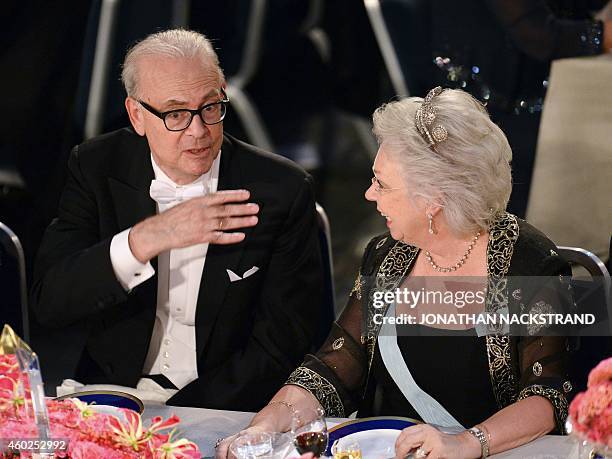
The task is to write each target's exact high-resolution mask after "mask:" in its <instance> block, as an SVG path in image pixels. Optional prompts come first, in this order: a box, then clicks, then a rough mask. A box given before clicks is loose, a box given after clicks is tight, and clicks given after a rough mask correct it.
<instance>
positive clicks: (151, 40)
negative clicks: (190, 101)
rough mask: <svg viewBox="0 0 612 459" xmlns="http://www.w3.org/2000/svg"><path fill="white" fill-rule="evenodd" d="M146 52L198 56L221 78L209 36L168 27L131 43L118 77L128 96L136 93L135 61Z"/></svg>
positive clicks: (220, 79) (171, 56)
mask: <svg viewBox="0 0 612 459" xmlns="http://www.w3.org/2000/svg"><path fill="white" fill-rule="evenodd" d="M147 56H159V57H170V58H177V59H179V58H185V59H191V58H199V59H201V60H202V62H203V63H204V64H205V65H212V66H213V67H214V69H215V70H216V71H217V73H218V75H219V81H220V82H222V81H224V76H223V70H221V67H219V58H218V56H217V53H216V52H215V50H214V48H213V46H212V44H211V43H210V40H208V39H207V38H206V37H205V36H204V35H202V34H201V33H198V32H194V31H192V30H184V29H171V30H165V31H163V32H157V33H154V34H151V35H149V36H148V37H147V38H145V39H144V40H142V41H140V42H138V43H136V44H135V45H134V46H132V47H131V48H130V49H129V50H128V52H127V54H126V55H125V60H124V61H123V70H122V72H121V81H123V86H124V87H125V90H126V92H127V94H128V96H130V97H135V98H137V97H138V81H139V78H138V77H139V75H138V62H139V60H140V59H141V58H143V57H147Z"/></svg>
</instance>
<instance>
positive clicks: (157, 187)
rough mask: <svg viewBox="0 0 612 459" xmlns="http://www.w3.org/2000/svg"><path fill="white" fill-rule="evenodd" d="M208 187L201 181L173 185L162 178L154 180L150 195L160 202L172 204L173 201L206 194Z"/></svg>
mask: <svg viewBox="0 0 612 459" xmlns="http://www.w3.org/2000/svg"><path fill="white" fill-rule="evenodd" d="M207 192H208V187H206V186H205V185H204V183H203V182H201V181H199V182H196V183H192V184H190V185H185V186H181V187H176V186H173V185H171V184H169V183H167V182H162V181H161V180H155V179H154V180H152V181H151V187H150V188H149V195H150V196H151V198H152V199H153V200H154V201H155V202H157V203H158V204H170V203H173V202H180V201H186V200H188V199H192V198H197V197H199V196H204V195H205V194H206V193H207Z"/></svg>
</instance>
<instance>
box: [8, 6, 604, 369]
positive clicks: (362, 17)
mask: <svg viewBox="0 0 612 459" xmlns="http://www.w3.org/2000/svg"><path fill="white" fill-rule="evenodd" d="M606 4H607V1H603V0H599V1H597V0H590V1H589V0H549V1H544V0H505V1H503V0H497V1H494V0H467V1H461V2H458V1H456V0H225V1H212V0H62V1H56V2H50V1H34V0H29V1H23V0H21V1H16V0H4V1H3V2H2V7H1V10H2V11H1V13H0V14H2V19H3V21H2V24H3V27H2V28H1V29H0V37H1V40H2V41H1V43H2V47H1V48H0V68H1V69H2V73H1V74H0V81H1V82H2V86H3V89H4V92H3V101H4V103H5V104H7V103H8V106H6V105H5V106H4V110H3V115H4V122H3V123H0V129H2V131H1V135H0V221H1V222H2V223H5V224H6V225H8V226H9V227H10V228H12V230H13V231H14V232H15V233H16V234H17V236H18V237H19V238H20V240H21V242H22V244H23V247H24V250H25V258H26V267H27V269H26V275H27V277H28V278H29V277H30V276H31V273H32V263H33V259H34V257H35V254H36V250H37V248H38V244H39V243H40V239H41V237H42V233H43V231H44V229H45V227H46V226H47V225H48V223H49V222H50V220H51V219H52V218H53V217H54V215H55V211H56V208H57V203H58V200H59V195H60V192H61V189H62V186H63V183H64V179H65V168H66V163H67V159H68V155H69V152H70V149H71V148H72V147H73V146H74V145H76V144H78V143H80V142H82V141H83V140H84V139H86V138H90V137H93V136H96V135H98V134H101V133H104V132H108V131H111V130H114V129H118V128H121V127H124V126H127V125H129V121H128V118H127V115H126V113H125V109H124V105H123V103H124V98H125V92H124V90H123V87H122V85H121V81H120V71H121V67H120V66H121V62H122V60H123V57H124V55H125V52H126V50H127V48H128V47H129V46H130V45H131V44H133V43H134V42H135V41H137V40H139V39H142V38H144V37H145V36H146V35H148V34H149V33H152V32H155V31H159V30H163V29H167V28H172V27H185V28H190V29H194V30H197V31H199V32H202V33H204V34H205V35H206V36H207V37H208V38H210V39H211V40H212V41H213V43H214V46H215V48H216V50H217V53H218V54H219V57H220V60H221V67H222V68H223V69H224V71H225V75H226V79H227V82H228V95H229V97H230V100H231V104H230V107H231V108H230V113H229V115H228V116H227V118H226V120H225V121H224V124H225V129H226V131H227V132H229V133H231V134H233V135H235V136H237V137H239V138H242V139H244V140H246V141H248V142H250V143H252V144H255V145H258V146H260V147H263V148H266V149H268V150H270V151H273V152H275V153H278V154H281V155H284V156H286V157H289V158H291V159H293V160H294V161H296V162H298V163H299V164H301V165H302V166H303V167H304V168H305V169H307V170H308V171H309V172H310V173H311V174H312V175H313V177H314V178H315V182H316V193H317V201H318V202H319V203H320V204H321V205H322V206H323V208H324V209H325V210H326V212H327V214H328V216H329V220H330V224H331V243H332V253H333V278H334V282H335V297H336V308H337V309H340V308H341V307H342V306H343V305H344V302H345V301H346V298H347V294H348V292H349V291H350V289H351V287H352V284H353V281H354V278H355V275H356V273H357V269H358V266H359V261H360V257H361V253H362V251H363V249H364V247H365V245H366V243H367V241H368V240H369V239H370V237H372V236H373V235H375V234H377V233H380V232H382V231H384V230H385V225H384V222H383V219H382V218H381V217H380V215H379V214H378V213H377V212H375V207H374V205H373V204H371V203H368V202H366V201H365V199H364V197H363V193H364V191H365V190H366V188H367V187H368V186H369V184H370V178H371V176H372V173H371V164H372V160H373V158H374V155H375V153H376V149H377V145H376V141H375V139H374V137H373V136H372V133H371V125H370V117H371V114H372V112H373V111H374V109H375V108H376V107H378V106H379V105H381V104H382V103H384V102H387V101H390V100H392V99H394V98H395V97H398V96H407V95H410V96H420V97H422V96H424V95H425V94H426V92H427V91H428V90H429V89H431V88H432V87H434V86H436V85H438V84H440V85H442V86H445V87H454V88H463V89H465V90H467V91H469V92H471V93H472V94H473V95H474V96H475V97H477V98H478V99H480V100H481V101H482V102H483V103H485V104H487V107H488V110H489V112H490V113H491V116H492V117H493V119H494V120H495V121H496V122H497V123H498V124H499V125H500V126H501V127H502V129H504V131H505V132H506V134H507V136H508V138H509V140H510V143H511V146H512V147H513V151H514V159H513V170H514V182H515V185H514V189H513V195H512V198H511V203H510V211H512V212H513V213H515V214H517V215H518V216H520V217H525V216H526V215H527V216H528V219H529V220H530V221H531V222H532V223H534V224H535V225H536V226H538V227H539V228H540V229H542V230H543V231H544V232H545V233H547V234H549V235H550V236H551V238H552V239H553V240H555V241H556V242H558V243H560V244H563V245H578V246H581V247H584V248H587V249H589V250H591V251H593V252H595V253H596V254H597V255H599V256H600V258H602V259H603V260H608V259H609V251H610V230H611V229H612V207H611V205H610V202H611V201H612V200H611V199H610V196H611V193H610V191H611V186H610V178H612V175H611V174H612V169H611V162H610V158H611V157H612V151H611V148H612V147H611V145H612V138H611V134H610V131H612V130H611V129H610V127H611V126H612V100H610V99H611V96H609V93H610V81H612V60H611V59H610V54H609V53H607V49H606V47H605V41H604V38H605V37H604V28H605V24H607V23H606V20H607V18H608V17H609V16H608V15H607V13H606V11H605V10H604V11H603V12H601V10H602V9H604V8H606ZM608 9H609V7H608ZM597 14H599V15H598V16H596V15H597ZM558 59H563V60H562V61H558ZM553 62H554V64H553ZM558 63H563V64H562V65H561V64H559V65H558ZM551 64H552V71H551ZM555 73H556V74H557V75H558V76H557V77H556V78H555V77H554V76H553V77H552V78H551V74H553V75H554V74H555ZM557 81H558V82H559V83H558V85H557V86H555V85H556V84H557V83H556V82H557ZM553 92H556V93H557V94H559V96H558V97H557V98H556V100H555V101H554V104H555V105H554V109H551V110H550V112H551V115H549V118H550V120H548V121H547V123H548V125H547V126H548V127H547V128H546V131H545V130H544V122H545V121H546V120H545V118H546V117H547V113H546V112H547V111H546V107H547V104H549V103H550V104H552V103H553V101H549V100H548V99H547V93H548V94H552V93H553ZM569 96H571V98H569ZM568 98H569V100H568ZM577 101H578V102H577ZM543 110H544V113H543ZM593 111H595V113H593ZM553 114H554V115H555V116H553ZM563 114H566V116H562V115H563ZM580 123H584V126H586V127H584V128H582V129H580V128H579V126H580ZM541 125H542V128H540V126H541ZM572 129H573V130H572ZM539 132H540V133H541V134H542V135H544V134H543V133H544V132H546V133H547V135H546V139H549V140H550V141H549V143H546V144H543V143H542V139H540V142H539V143H538V133H539ZM560 132H561V133H563V135H565V136H567V137H569V139H570V140H571V142H570V141H567V142H562V145H561V147H559V145H558V142H557V144H555V143H554V140H555V139H559V138H560V137H559V133H560ZM583 139H584V141H583ZM563 148H566V149H567V152H566V153H563V151H562V150H563ZM536 152H538V155H537V158H538V159H537V160H536ZM540 156H541V157H542V160H541V163H542V165H541V166H540V169H541V170H539V171H538V170H537V169H538V161H540ZM572 161H575V162H572ZM551 164H552V165H551ZM558 164H562V165H563V167H564V168H565V169H561V170H560V169H559V167H558ZM534 168H535V169H536V170H535V171H534ZM551 171H554V172H553V173H551ZM564 171H565V172H564ZM567 171H569V172H567ZM578 171H579V177H580V179H581V180H582V182H578V183H576V182H573V184H572V187H568V181H567V177H566V176H565V175H564V174H565V173H570V172H573V173H577V172H578ZM532 177H538V180H535V179H534V180H532ZM536 182H537V186H536V185H535V184H536ZM531 183H534V186H533V187H532V186H530V184H531ZM568 188H569V191H570V193H571V199H572V200H574V201H572V202H571V203H570V202H568V199H569V198H567V197H565V196H564V195H563V193H564V192H568ZM534 189H535V190H536V191H534ZM530 192H531V196H530ZM534 192H535V193H536V195H534ZM574 202H578V203H580V204H578V205H576V204H574ZM555 203H557V204H555ZM529 206H532V209H536V210H530V208H529ZM578 207H579V208H580V209H579V210H580V211H581V212H582V214H579V215H578V216H577V218H578V219H579V221H580V222H581V225H580V227H578V228H577V227H576V226H575V224H574V223H573V222H572V221H571V218H569V216H570V215H572V214H574V213H576V212H577V211H578ZM542 209H543V210H542ZM585 219H586V221H585ZM581 228H584V231H581ZM1 266H2V264H1V263H0V267H1ZM5 279H6V278H5ZM7 283H8V284H12V283H13V282H12V281H10V280H9V281H4V284H3V291H8V290H6V289H7V288H8V287H7V286H6V284H7ZM4 301H5V303H6V304H9V303H10V300H7V299H6V297H5V300H4ZM5 309H6V308H5ZM2 313H3V314H4V312H2ZM0 322H2V320H0ZM31 327H32V330H33V331H34V334H35V332H36V324H31ZM68 335H69V333H66V334H65V336H68ZM62 336H64V334H62V333H60V334H59V335H58V337H57V340H56V341H54V342H55V343H56V344H57V346H58V347H59V348H63V347H64V346H65V344H66V342H63V341H62V339H63V338H62ZM52 371H53V370H51V372H52ZM65 376H66V375H65V374H64V377H65Z"/></svg>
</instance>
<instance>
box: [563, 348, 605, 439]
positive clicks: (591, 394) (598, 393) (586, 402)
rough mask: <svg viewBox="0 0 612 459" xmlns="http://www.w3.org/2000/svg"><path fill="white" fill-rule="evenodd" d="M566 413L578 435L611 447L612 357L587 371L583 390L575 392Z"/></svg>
mask: <svg viewBox="0 0 612 459" xmlns="http://www.w3.org/2000/svg"><path fill="white" fill-rule="evenodd" d="M569 415H570V419H571V421H572V428H573V429H575V430H576V431H577V432H578V433H579V434H580V435H581V436H583V437H586V438H587V439H588V440H590V441H592V442H595V443H598V444H600V445H603V446H606V447H608V448H612V357H610V358H608V359H606V360H604V361H602V362H600V363H599V365H597V366H596V367H595V368H593V370H591V373H590V374H589V379H588V383H587V390H586V392H581V393H580V394H578V395H576V397H575V398H574V400H573V401H572V403H571V405H570V409H569Z"/></svg>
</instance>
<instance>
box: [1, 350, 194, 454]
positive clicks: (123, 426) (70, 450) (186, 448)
mask: <svg viewBox="0 0 612 459" xmlns="http://www.w3.org/2000/svg"><path fill="white" fill-rule="evenodd" d="M20 381H23V378H21V375H20V370H19V365H18V364H17V360H16V358H15V356H14V355H0V438H3V439H11V438H13V439H26V438H32V439H35V438H37V436H38V430H37V428H36V425H35V423H34V420H33V416H32V410H31V402H30V400H29V399H28V397H27V392H28V391H27V388H26V389H22V388H21V386H22V385H21V384H20ZM24 393H25V394H26V395H25V396H24ZM47 410H48V412H49V424H50V427H51V436H52V438H54V439H65V440H67V449H65V450H57V451H56V453H55V454H56V457H61V458H71V459H86V458H92V457H103V458H105V459H136V458H143V459H200V458H201V455H200V451H199V449H198V446H197V445H196V444H195V443H192V442H190V441H189V440H186V439H184V438H174V435H175V432H176V431H175V428H176V426H177V425H178V424H179V422H180V420H179V418H178V417H177V416H171V417H170V418H169V419H167V420H163V419H162V418H161V417H156V418H153V419H152V420H151V425H149V426H148V427H145V426H144V425H143V423H142V418H141V417H140V415H139V414H138V413H135V412H133V411H130V410H125V409H122V410H121V413H122V416H121V417H122V418H123V419H120V418H119V417H117V416H113V415H109V414H104V413H97V412H96V411H95V410H94V409H92V406H91V405H87V404H86V403H83V402H81V401H80V400H76V399H72V400H61V401H57V400H47ZM17 457H19V458H30V457H32V452H31V451H8V450H7V451H2V450H0V458H2V459H12V458H17Z"/></svg>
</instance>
